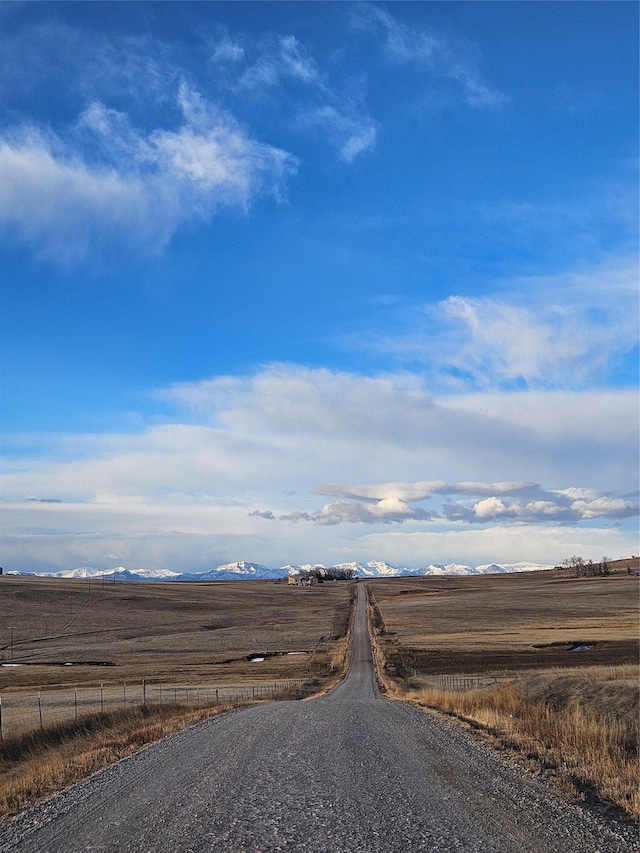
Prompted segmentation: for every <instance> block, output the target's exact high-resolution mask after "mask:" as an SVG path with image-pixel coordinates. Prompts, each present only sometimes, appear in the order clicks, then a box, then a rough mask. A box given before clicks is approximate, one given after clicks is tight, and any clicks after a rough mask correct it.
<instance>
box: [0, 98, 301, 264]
mask: <svg viewBox="0 0 640 853" xmlns="http://www.w3.org/2000/svg"><path fill="white" fill-rule="evenodd" d="M177 103H178V106H179V108H180V111H181V114H182V123H181V124H180V126H179V127H178V128H177V129H175V130H165V129H156V130H153V131H151V132H144V131H141V130H138V129H136V128H134V127H132V126H131V124H130V122H129V119H128V117H127V115H126V114H124V113H122V112H119V111H116V110H113V109H108V108H106V107H105V106H104V105H103V104H101V103H93V104H91V105H90V106H89V107H88V109H87V110H86V111H85V112H84V113H83V114H82V115H81V116H80V117H79V119H78V121H77V122H76V124H75V126H74V128H73V129H72V130H71V131H70V132H69V133H68V134H67V137H66V138H65V139H63V138H61V137H60V136H59V135H56V134H54V133H53V132H51V131H49V132H47V131H45V130H42V129H36V128H33V127H29V128H21V129H16V130H14V131H13V132H11V133H5V135H4V138H2V139H0V171H2V174H3V194H2V196H3V198H2V207H1V208H0V225H2V226H4V227H5V228H6V229H10V231H11V232H12V233H14V234H15V235H16V237H17V238H18V239H20V240H22V241H24V242H28V243H30V244H32V245H34V246H35V247H36V248H37V250H38V251H40V252H41V253H43V254H45V255H48V256H54V257H61V258H62V259H64V260H68V259H74V258H77V257H82V256H83V255H84V254H85V253H86V252H87V250H88V249H93V250H96V249H101V248H104V247H105V245H109V244H110V242H111V241H112V240H113V239H116V240H119V241H124V242H125V243H131V242H133V243H134V244H135V245H136V247H140V246H143V245H144V246H146V247H148V248H149V249H150V250H151V251H157V250H159V249H161V248H162V247H163V246H164V245H165V244H166V242H167V241H168V240H169V239H170V238H171V236H172V234H173V233H174V232H175V230H176V229H177V228H178V227H179V225H180V224H181V223H182V222H184V221H186V220H189V219H193V218H197V217H200V218H205V219H207V218H210V217H212V216H213V215H214V214H215V213H216V212H217V210H218V209H219V208H220V207H222V206H228V207H237V208H240V209H242V210H246V209H247V208H248V207H249V206H250V204H251V203H252V201H253V200H254V199H255V198H256V197H257V196H259V195H261V194H268V195H271V196H273V197H275V198H276V199H280V198H282V196H283V195H284V192H285V185H286V181H287V179H288V178H289V177H290V176H291V175H292V174H293V173H294V172H295V170H296V168H297V161H296V158H295V157H293V156H292V155H290V154H288V153H287V152H285V151H282V150H281V149H277V148H274V147H272V146H269V145H266V144H264V143H261V142H259V141H257V140H255V139H253V138H252V137H251V136H250V135H249V133H248V132H247V130H246V129H245V128H243V127H242V126H241V125H240V124H239V123H238V122H236V121H235V120H234V119H233V117H232V116H231V115H229V114H228V113H224V112H222V111H220V110H218V109H216V108H214V107H213V106H212V105H211V104H209V103H208V102H206V101H205V100H204V99H203V98H202V97H201V96H200V95H199V93H197V92H195V91H193V90H191V89H190V88H189V87H188V86H187V85H186V84H183V85H182V86H181V87H180V90H179V94H178V99H177ZM89 137H90V138H91V141H92V143H93V145H92V146H91V149H90V150H91V155H90V156H89V155H88V154H87V149H88V146H87V145H86V142H87V138H89Z"/></svg>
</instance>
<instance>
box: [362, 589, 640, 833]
mask: <svg viewBox="0 0 640 853" xmlns="http://www.w3.org/2000/svg"><path fill="white" fill-rule="evenodd" d="M638 591H639V584H638V579H637V578H636V577H633V576H629V575H626V574H624V575H623V574H620V575H611V576H609V577H602V578H589V579H565V578H560V577H558V575H557V574H556V573H554V572H535V573H527V574H523V575H496V576H485V577H468V578H433V579H430V578H424V579H415V578H411V579H408V578H405V579H402V578H397V579H392V580H387V581H373V582H371V583H370V600H371V603H372V605H373V607H372V610H373V613H372V618H373V621H374V625H375V628H376V640H375V646H376V652H377V657H378V661H379V664H380V678H381V680H382V681H383V683H384V685H385V687H386V689H387V690H388V691H389V692H390V693H391V694H394V695H396V696H398V697H399V698H403V699H409V700H410V701H412V702H416V703H418V704H420V705H422V706H423V707H426V708H429V709H432V710H435V711H439V712H444V713H447V714H450V715H452V716H453V717H456V718H458V719H459V720H461V721H463V722H464V723H466V724H469V725H472V726H473V727H474V728H476V729H478V730H480V731H482V732H483V733H484V734H485V736H487V737H489V739H490V740H491V741H492V743H494V744H495V745H498V746H501V747H503V748H507V749H509V750H510V751H511V752H512V753H513V754H514V755H516V756H517V757H518V758H519V759H521V760H524V761H525V762H526V763H528V764H529V765H530V766H534V767H536V768H537V769H538V770H542V771H543V772H545V773H546V774H547V775H550V776H551V777H552V778H554V779H555V780H556V781H559V782H560V783H561V784H562V785H563V786H564V787H565V788H567V789H569V790H572V791H573V793H575V794H577V795H578V796H579V797H581V798H582V799H594V800H596V801H598V802H602V803H606V804H609V805H612V806H614V807H616V808H617V809H619V810H621V811H622V812H624V813H626V814H627V815H630V816H631V817H633V818H638V817H639V816H640V778H639V768H638V720H639V695H638V694H639V691H638V676H639V671H640V667H639V641H638ZM469 688H471V689H469Z"/></svg>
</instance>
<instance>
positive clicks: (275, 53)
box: [209, 31, 377, 164]
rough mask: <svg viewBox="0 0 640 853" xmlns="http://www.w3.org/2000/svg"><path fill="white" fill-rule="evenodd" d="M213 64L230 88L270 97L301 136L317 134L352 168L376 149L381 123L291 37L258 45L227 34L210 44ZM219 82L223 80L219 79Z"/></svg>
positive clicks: (276, 37) (268, 39) (269, 38)
mask: <svg viewBox="0 0 640 853" xmlns="http://www.w3.org/2000/svg"><path fill="white" fill-rule="evenodd" d="M209 49H210V52H211V56H210V62H211V64H212V65H213V66H214V67H215V69H216V71H217V72H218V73H219V74H221V75H222V79H223V80H224V81H225V82H226V85H227V86H228V87H229V88H230V89H231V90H232V91H234V92H236V93H238V94H241V95H243V96H244V97H253V98H266V97H268V98H272V99H275V100H276V102H278V103H279V104H281V105H282V108H283V109H284V114H285V115H286V116H287V118H286V121H287V122H288V123H289V125H290V127H292V128H293V129H295V130H296V131H298V132H306V133H308V132H310V131H315V132H318V133H319V135H320V138H321V139H323V140H326V141H328V143H329V144H330V145H331V147H332V148H333V150H334V151H335V152H336V154H337V156H338V159H339V160H341V161H342V162H344V163H347V164H350V163H353V161H354V160H355V159H356V158H357V157H359V156H360V155H361V154H363V153H365V152H366V151H368V150H370V149H372V148H373V147H374V145H375V142H376V136H377V124H376V122H375V121H374V119H372V118H371V117H370V116H369V115H368V114H367V111H366V110H365V109H364V108H363V106H362V104H361V103H359V102H357V101H356V100H355V99H354V97H353V93H352V92H351V91H349V90H350V88H351V87H350V85H348V84H345V82H343V81H342V80H341V79H340V78H339V77H338V75H337V74H336V70H335V68H333V69H332V71H333V76H332V74H331V73H330V72H329V71H328V70H325V69H323V68H322V66H321V65H320V63H319V62H318V61H317V60H316V59H315V58H314V57H313V55H312V53H311V50H310V49H309V48H308V47H307V46H306V45H304V44H303V43H302V42H301V41H300V40H299V39H297V38H296V37H295V36H293V35H276V34H271V35H269V36H264V37H262V38H261V39H258V40H255V41H254V40H250V39H249V38H248V37H247V36H238V37H237V38H235V39H234V38H232V37H231V36H230V35H229V33H228V32H226V31H224V32H223V33H221V34H220V36H219V37H218V39H216V40H214V41H212V42H210V46H209ZM218 82H220V80H218Z"/></svg>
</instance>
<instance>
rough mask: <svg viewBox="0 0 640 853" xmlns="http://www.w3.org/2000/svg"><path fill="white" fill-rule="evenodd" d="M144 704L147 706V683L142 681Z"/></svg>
mask: <svg viewBox="0 0 640 853" xmlns="http://www.w3.org/2000/svg"><path fill="white" fill-rule="evenodd" d="M142 704H143V705H146V704H147V682H146V681H145V680H144V678H143V679H142Z"/></svg>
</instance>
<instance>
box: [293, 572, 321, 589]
mask: <svg viewBox="0 0 640 853" xmlns="http://www.w3.org/2000/svg"><path fill="white" fill-rule="evenodd" d="M317 583H318V578H317V577H316V576H315V575H303V574H297V575H289V576H288V577H287V584H289V585H290V586H315V584H317Z"/></svg>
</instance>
